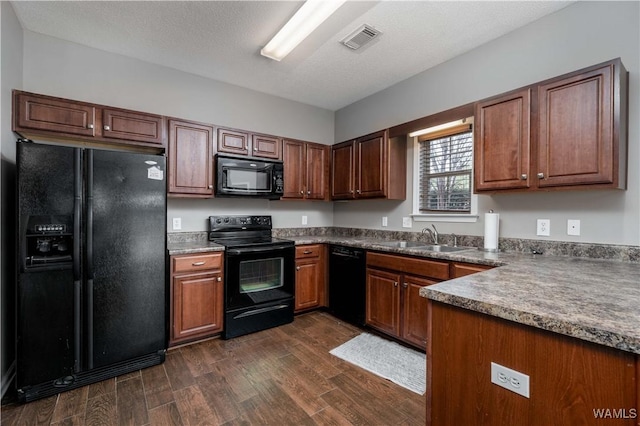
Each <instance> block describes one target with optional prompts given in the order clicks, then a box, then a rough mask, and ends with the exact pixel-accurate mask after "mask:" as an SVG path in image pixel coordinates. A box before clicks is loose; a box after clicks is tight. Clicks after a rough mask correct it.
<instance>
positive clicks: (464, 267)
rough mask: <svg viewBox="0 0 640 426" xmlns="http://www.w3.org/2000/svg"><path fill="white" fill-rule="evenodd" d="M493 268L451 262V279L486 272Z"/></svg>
mask: <svg viewBox="0 0 640 426" xmlns="http://www.w3.org/2000/svg"><path fill="white" fill-rule="evenodd" d="M491 268H492V266H487V265H478V264H475V263H462V262H451V279H453V278H460V277H464V276H466V275H471V274H475V273H478V272H482V271H486V270H487V269H491Z"/></svg>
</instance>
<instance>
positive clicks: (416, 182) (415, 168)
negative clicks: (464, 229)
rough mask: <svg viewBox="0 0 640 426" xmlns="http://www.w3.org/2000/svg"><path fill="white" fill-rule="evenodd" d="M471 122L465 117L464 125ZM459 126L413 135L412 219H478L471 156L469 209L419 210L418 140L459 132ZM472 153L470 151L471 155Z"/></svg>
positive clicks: (457, 220) (464, 221)
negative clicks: (453, 210) (448, 210)
mask: <svg viewBox="0 0 640 426" xmlns="http://www.w3.org/2000/svg"><path fill="white" fill-rule="evenodd" d="M471 123H473V117H471V118H467V119H466V123H465V126H467V128H468V127H469V124H471ZM460 128H461V126H454V127H452V128H450V129H447V130H445V131H442V130H440V131H437V132H433V133H431V134H429V133H427V134H424V135H421V136H414V137H413V138H412V139H413V188H412V191H413V194H412V195H413V208H412V209H413V212H412V214H411V217H412V219H413V220H414V221H415V222H452V223H474V222H477V221H478V218H479V215H478V195H477V194H475V193H474V191H473V182H474V176H473V173H474V170H473V157H472V163H471V164H472V165H471V181H470V183H471V189H470V191H471V194H470V196H471V197H470V201H471V211H470V212H468V213H424V212H421V211H420V142H421V141H424V140H426V139H432V138H434V137H442V136H443V135H445V134H447V133H448V134H454V133H459V132H460ZM473 155H474V153H473V152H472V156H473Z"/></svg>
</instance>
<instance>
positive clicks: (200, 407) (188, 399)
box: [174, 385, 216, 425]
mask: <svg viewBox="0 0 640 426" xmlns="http://www.w3.org/2000/svg"><path fill="white" fill-rule="evenodd" d="M174 395H175V399H176V406H177V407H178V411H179V412H180V417H181V419H182V421H183V422H184V423H185V424H188V425H214V424H216V422H215V418H214V417H213V413H212V412H211V409H210V408H209V405H208V404H207V401H206V399H205V397H204V396H203V395H202V392H201V391H200V388H199V386H197V385H193V386H189V387H187V388H182V389H179V390H177V391H175V392H174Z"/></svg>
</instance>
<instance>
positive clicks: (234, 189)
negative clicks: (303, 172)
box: [215, 154, 284, 200]
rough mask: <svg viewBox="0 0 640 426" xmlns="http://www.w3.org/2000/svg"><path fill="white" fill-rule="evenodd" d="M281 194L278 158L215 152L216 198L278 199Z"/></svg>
mask: <svg viewBox="0 0 640 426" xmlns="http://www.w3.org/2000/svg"><path fill="white" fill-rule="evenodd" d="M283 193H284V167H283V164H282V161H278V160H266V159H262V158H252V157H236V156H231V155H220V154H217V155H216V188H215V195H216V197H252V198H268V199H271V200H277V199H279V198H280V197H281V196H282V194H283Z"/></svg>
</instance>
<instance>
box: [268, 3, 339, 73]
mask: <svg viewBox="0 0 640 426" xmlns="http://www.w3.org/2000/svg"><path fill="white" fill-rule="evenodd" d="M344 2H345V0H307V1H305V2H304V4H303V5H302V6H301V7H300V9H298V11H297V12H296V13H295V14H294V15H293V16H292V17H291V19H289V21H288V22H287V23H286V24H285V25H284V27H282V29H280V31H278V33H277V34H276V35H275V36H274V37H273V38H272V39H271V41H269V43H267V45H266V46H265V47H264V48H263V49H262V50H261V51H260V54H261V55H262V56H266V57H267V58H271V59H273V60H276V61H280V60H282V59H283V58H284V57H285V56H287V55H288V54H289V52H291V51H292V50H293V49H294V48H295V47H296V46H297V45H298V44H300V42H301V41H302V40H304V39H305V38H306V37H307V36H308V35H309V34H311V32H312V31H313V30H315V29H316V28H318V26H319V25H320V24H321V23H323V22H324V21H325V20H326V19H327V18H328V17H329V16H331V14H332V13H333V12H335V11H336V10H337V9H338V8H339V7H340V6H342V4H343V3H344Z"/></svg>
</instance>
